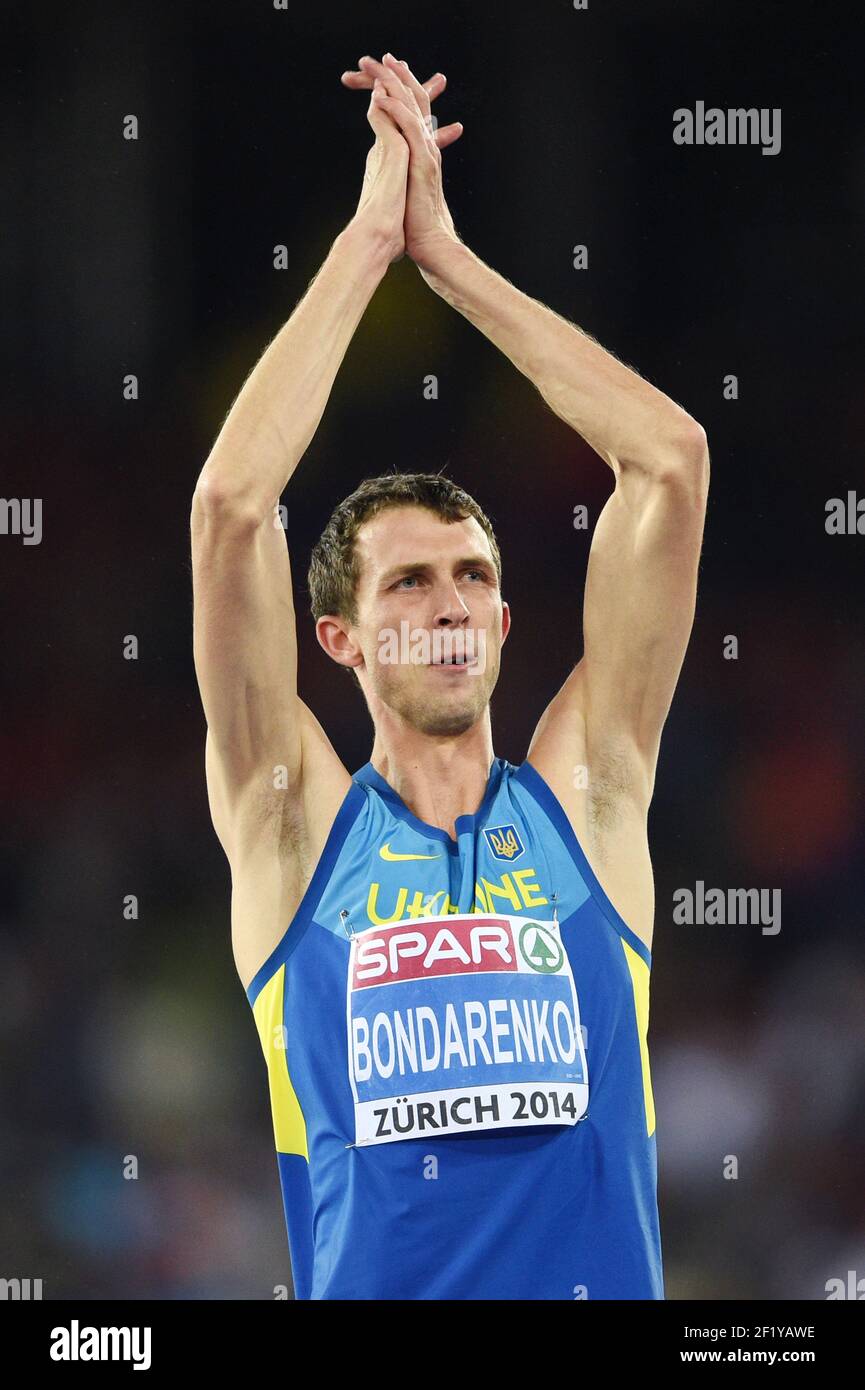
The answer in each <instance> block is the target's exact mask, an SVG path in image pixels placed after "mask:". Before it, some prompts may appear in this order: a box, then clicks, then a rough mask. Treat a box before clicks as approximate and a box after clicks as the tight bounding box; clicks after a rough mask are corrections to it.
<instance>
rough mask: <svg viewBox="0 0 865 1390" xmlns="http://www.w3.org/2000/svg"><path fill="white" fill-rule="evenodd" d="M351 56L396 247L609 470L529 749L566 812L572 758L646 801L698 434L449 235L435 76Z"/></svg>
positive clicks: (696, 475)
mask: <svg viewBox="0 0 865 1390" xmlns="http://www.w3.org/2000/svg"><path fill="white" fill-rule="evenodd" d="M361 68H362V73H361V74H357V75H356V78H355V81H354V85H361V84H362V80H363V78H364V77H365V78H366V79H367V80H371V79H373V78H374V77H377V76H378V77H380V78H381V79H382V80H383V81H384V82H385V85H386V87H387V91H388V98H387V100H386V102H385V103H384V106H385V109H386V110H387V112H388V114H389V115H390V117H391V118H392V120H393V121H394V123H395V124H396V125H397V126H398V127H399V129H400V130H401V131H402V132H403V134H404V136H405V138H406V140H407V142H408V145H409V150H410V163H409V180H408V196H407V202H406V250H407V253H408V255H409V256H411V257H412V259H413V260H415V261H416V263H417V265H418V268H419V269H420V271H421V273H422V275H423V277H424V279H425V280H426V281H427V283H428V284H429V285H430V286H431V287H432V288H433V289H434V290H435V291H436V292H437V293H438V294H439V295H441V296H442V297H443V298H444V299H445V300H446V301H447V302H448V303H449V304H451V305H452V306H453V307H454V308H455V309H457V310H458V311H459V312H460V313H461V314H462V315H463V316H464V317H465V318H467V319H468V320H469V321H470V322H471V323H473V324H474V325H475V327H477V328H479V329H480V331H481V332H482V333H484V334H485V335H486V336H487V337H488V338H489V339H490V341H491V342H493V343H495V344H496V346H497V347H498V348H500V349H501V351H502V352H503V353H504V354H505V355H506V356H507V357H508V358H509V359H510V360H511V362H513V364H514V366H515V367H517V368H518V370H519V371H521V372H522V373H523V374H524V376H526V377H528V379H529V380H530V381H531V382H533V383H534V385H535V386H536V387H537V389H538V391H539V392H540V394H541V395H542V396H543V398H544V400H545V401H546V402H547V403H548V404H549V405H550V406H551V408H552V409H553V410H554V411H555V412H556V414H557V415H558V416H560V418H561V419H562V420H564V421H565V422H566V424H568V425H570V426H571V427H572V428H573V429H574V430H576V431H577V432H578V433H579V434H580V435H581V436H582V437H583V439H585V440H586V441H587V442H588V443H589V444H590V445H591V446H592V447H593V448H594V449H595V450H596V452H597V453H598V454H599V455H600V456H601V458H603V459H604V460H605V461H606V462H607V464H608V465H609V466H610V468H611V469H612V471H613V473H614V475H615V480H616V481H615V488H614V491H613V494H612V496H611V497H610V498H609V500H608V502H607V504H606V506H605V507H604V509H603V511H602V513H601V516H600V517H599V519H598V522H597V525H596V527H595V532H594V536H593V539H592V547H591V554H590V558H589V567H588V574H587V578H586V590H585V600H584V614H583V638H584V654H583V659H582V660H581V661H580V663H579V664H578V665H577V666H576V667H575V669H574V670H573V671H572V673H571V675H570V676H569V677H568V679H567V680H566V681H565V684H564V686H563V688H562V689H561V690H560V691H559V693H558V695H557V696H556V697H555V699H554V700H553V702H552V704H551V705H550V707H549V708H548V710H547V711H546V713H545V715H544V716H543V718H542V720H541V722H540V724H539V726H538V729H537V731H536V734H535V737H534V739H533V741H532V744H531V747H530V750H529V760H530V761H531V762H532V763H533V764H534V765H535V766H536V767H537V769H538V771H539V772H541V774H542V775H543V776H544V777H545V778H546V780H547V781H548V782H549V783H550V784H551V785H552V787H553V789H554V790H555V791H556V792H557V794H558V795H559V796H560V799H561V800H562V801H563V802H564V803H565V804H566V805H567V806H568V807H569V808H570V809H573V810H574V811H575V813H577V812H578V811H579V812H580V813H581V811H580V806H579V803H580V801H581V799H582V791H581V790H580V791H578V792H577V793H576V794H575V782H576V781H578V778H577V777H575V765H578V764H584V765H585V766H586V767H587V770H588V786H589V791H590V793H593V796H590V800H592V801H593V805H594V808H595V812H596V813H597V814H598V815H603V809H604V806H605V805H606V806H609V803H610V802H611V800H612V799H613V798H614V796H617V795H620V794H625V795H626V796H630V798H631V799H632V801H633V803H634V805H635V807H636V808H637V809H638V810H639V811H640V812H641V813H642V812H645V810H646V809H647V807H648V803H649V800H650V799H651V793H652V788H653V785H654V776H655V766H656V760H657V755H658V747H659V743H660V737H661V730H662V727H663V724H664V721H665V719H666V716H667V713H668V711H669V707H670V702H671V700H672V697H673V692H674V689H675V685H676V681H677V679H678V675H679V671H680V669H681V665H682V661H683V659H684V654H685V649H686V647H687V643H688V639H689V636H690V632H691V627H692V623H693V616H694V605H695V594H696V582H697V568H698V562H699V556H700V548H701V543H702V535H703V522H704V516H705V506H706V494H707V489H708V481H709V455H708V449H707V445H706V436H705V433H704V431H703V429H702V427H701V426H700V425H698V424H697V423H696V421H695V420H693V419H692V418H691V417H690V416H689V415H688V414H687V413H686V412H685V411H684V410H682V409H681V407H680V406H678V405H676V404H675V402H673V401H672V400H670V399H669V398H668V397H667V396H665V395H664V394H663V393H662V392H660V391H658V390H656V389H655V387H654V386H651V385H650V384H649V383H648V382H647V381H644V380H643V379H642V378H641V377H640V376H639V375H638V374H637V373H636V372H634V371H632V370H631V369H630V368H629V367H626V366H625V365H624V364H623V363H621V362H620V361H618V360H617V359H616V358H615V357H614V356H613V355H612V354H611V353H609V352H606V351H605V350H604V349H603V348H602V347H601V346H600V345H599V344H598V343H597V342H595V340H594V339H593V338H591V337H590V336H589V335H588V334H586V333H584V332H582V331H581V330H580V329H579V328H577V327H575V326H574V325H573V324H570V323H568V322H567V321H566V320H565V319H563V318H562V317H561V316H560V315H559V314H557V313H555V312H554V311H553V310H551V309H549V308H547V307H546V306H545V305H543V304H540V303H538V302H537V301H536V300H533V299H531V298H529V296H528V295H525V294H523V293H522V292H521V291H520V290H518V289H516V288H515V287H514V286H513V285H512V284H510V283H509V282H508V281H507V280H505V279H504V278H503V277H502V276H501V275H498V274H496V272H495V271H494V270H491V269H490V267H489V266H487V265H485V264H484V263H483V261H481V260H480V259H479V257H477V256H476V255H475V254H474V253H473V252H472V251H471V250H469V248H468V247H467V246H465V245H464V244H463V243H462V241H461V240H460V239H459V237H458V235H457V233H456V232H455V230H454V225H453V221H452V219H451V216H450V213H449V212H448V210H447V205H446V202H445V199H444V194H443V191H442V181H441V155H440V153H439V148H438V146H439V145H440V144H441V143H442V142H441V141H437V140H436V138H435V133H434V132H433V130H432V127H431V122H430V97H431V95H436V94H437V91H438V90H439V88H440V85H441V79H440V75H437V77H436V78H434V79H431V80H430V82H427V83H425V84H421V83H419V82H418V81H417V80H416V79H415V78H414V76H413V74H412V73H411V71H410V70H409V69H408V68H407V66H406V65H405V64H402V63H399V62H397V61H396V60H395V59H393V58H391V56H390V55H385V59H384V61H383V62H382V63H377V62H375V61H374V60H372V59H363V60H362V63H361ZM345 80H346V79H345V78H343V81H345ZM448 129H450V130H453V129H454V127H449V128H448ZM460 133H461V128H460ZM575 626H576V624H575Z"/></svg>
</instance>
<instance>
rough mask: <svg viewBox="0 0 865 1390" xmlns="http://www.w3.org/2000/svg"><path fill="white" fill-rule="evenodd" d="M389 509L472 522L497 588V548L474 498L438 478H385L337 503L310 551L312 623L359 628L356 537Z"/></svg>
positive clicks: (413, 475) (499, 566) (401, 475)
mask: <svg viewBox="0 0 865 1390" xmlns="http://www.w3.org/2000/svg"><path fill="white" fill-rule="evenodd" d="M388 507H426V508H427V510H428V511H431V512H434V513H435V515H436V516H439V517H441V519H442V520H443V521H448V522H450V521H467V520H468V518H469V517H474V519H475V521H476V522H477V523H478V525H479V526H481V527H482V529H483V531H484V532H485V534H486V537H487V540H488V541H489V543H490V550H491V551H492V553H493V560H494V562H495V567H496V573H497V575H498V579H499V585H500V586H501V582H502V559H501V555H500V553H499V547H498V542H497V541H496V537H495V533H494V531H493V528H492V525H491V524H490V520H489V518H488V517H487V516H486V514H485V513H484V512H483V511H482V510H481V508H480V507H479V506H478V504H477V502H476V501H475V500H474V498H473V497H470V496H469V494H468V493H467V492H464V491H463V489H462V488H461V487H457V485H456V483H452V482H451V480H450V478H444V477H442V475H441V474H440V473H386V474H384V475H383V476H382V477H380V478H366V479H365V480H364V481H363V482H362V483H361V485H360V487H358V488H355V490H354V492H353V493H352V494H351V496H350V497H346V498H345V500H344V501H342V502H340V504H339V506H338V507H337V508H336V509H335V510H334V512H333V515H332V516H331V518H330V521H329V522H328V523H327V525H326V526H325V528H324V530H323V532H322V533H321V536H320V537H319V539H318V540H317V541H316V543H315V546H314V547H313V551H312V558H311V560H310V564H309V574H308V576H307V584H308V587H309V597H310V607H311V609H312V616H313V617H314V618H316V619H318V618H321V617H322V616H323V615H324V614H325V613H332V614H333V615H334V616H336V617H339V618H344V619H345V620H346V622H349V623H355V622H357V581H358V579H359V577H360V575H359V569H358V563H357V555H356V553H355V546H354V542H355V537H356V536H357V533H358V531H359V529H360V527H361V526H362V525H363V523H364V522H365V521H369V519H370V518H371V517H373V516H377V515H378V513H379V512H383V511H385V510H386V509H387V508H388Z"/></svg>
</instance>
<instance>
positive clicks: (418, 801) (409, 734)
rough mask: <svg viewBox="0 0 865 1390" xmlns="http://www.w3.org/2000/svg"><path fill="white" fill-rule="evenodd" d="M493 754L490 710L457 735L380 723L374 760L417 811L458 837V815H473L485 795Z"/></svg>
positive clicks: (414, 811) (421, 815) (377, 728)
mask: <svg viewBox="0 0 865 1390" xmlns="http://www.w3.org/2000/svg"><path fill="white" fill-rule="evenodd" d="M493 757H494V754H493V737H492V729H491V726H490V715H489V709H487V710H485V711H484V714H483V716H482V718H480V719H479V720H478V721H477V723H476V724H473V725H472V727H471V728H470V729H466V731H465V733H462V734H457V735H455V736H453V737H444V736H443V737H436V736H433V735H430V734H420V733H418V732H417V730H416V729H411V728H409V727H408V726H407V725H405V724H403V723H400V724H399V726H395V725H394V724H393V723H390V722H388V726H387V727H382V726H381V725H379V726H377V727H376V732H375V742H374V743H373V749H372V754H371V755H370V762H371V763H372V765H373V767H374V768H375V770H376V772H377V773H379V775H380V776H381V777H383V778H384V779H385V781H386V782H388V783H389V784H390V786H391V787H393V789H394V791H395V792H396V793H397V795H398V796H399V797H400V798H401V799H402V801H403V802H405V805H406V806H407V807H408V809H409V810H410V811H411V812H412V814H413V815H415V816H417V817H418V819H419V820H422V821H425V822H426V824H427V825H436V826H438V827H439V828H440V829H442V830H445V831H447V833H448V834H449V835H450V836H451V837H452V838H453V839H456V830H455V821H456V818H457V816H466V815H474V813H475V812H476V811H477V810H478V807H479V806H480V804H481V802H482V801H483V799H484V793H485V792H486V789H487V783H488V781H489V775H490V766H491V764H492V761H493Z"/></svg>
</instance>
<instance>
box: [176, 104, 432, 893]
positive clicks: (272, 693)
mask: <svg viewBox="0 0 865 1390" xmlns="http://www.w3.org/2000/svg"><path fill="white" fill-rule="evenodd" d="M368 119H369V122H370V125H371V126H372V128H373V131H374V132H375V136H376V139H375V143H374V145H373V146H372V147H371V149H370V153H369V156H368V159H367V167H366V174H365V178H364V184H363V188H362V191H361V196H360V201H359V204H358V209H357V212H356V214H355V216H354V217H353V218H352V220H351V222H350V223H349V224H348V226H347V227H346V228H345V230H344V231H343V232H342V233H341V234H340V235H339V236H338V237H337V238H336V241H335V242H334V244H333V246H332V247H331V250H330V252H329V254H328V256H327V258H326V260H325V261H324V264H323V265H322V267H321V269H320V270H319V272H318V274H317V275H316V276H315V278H314V280H313V281H312V283H311V285H310V286H309V288H308V290H307V292H306V294H305V295H304V297H303V299H302V300H301V301H300V303H299V304H298V306H297V307H296V309H295V310H294V313H293V314H292V315H291V318H290V319H289V320H288V322H287V323H286V324H285V326H284V327H283V328H282V329H281V330H280V332H279V333H278V334H277V336H276V337H275V338H274V340H273V342H272V343H271V344H270V346H269V347H268V348H267V350H266V352H265V353H264V355H263V356H262V358H261V359H260V361H259V362H258V364H257V365H256V367H255V369H254V370H253V372H252V373H251V375H250V376H249V378H248V380H247V381H246V383H245V385H244V386H243V389H242V390H241V392H240V394H239V396H238V397H237V400H236V401H235V403H234V405H233V406H232V408H231V410H230V412H229V414H228V417H227V419H226V421H225V423H224V425H223V427H222V430H221V431H220V434H219V437H218V438H217V440H216V443H215V444H214V446H213V449H212V451H211V453H210V456H209V457H208V459H207V462H206V463H205V465H204V468H203V469H202V471H201V475H200V477H199V479H198V483H197V486H196V489H195V494H194V497H193V502H192V517H191V533H192V570H193V597H194V622H193V629H194V630H193V647H194V657H195V668H196V673H197V676H198V682H199V688H200V691H201V698H202V703H203V705H204V712H205V716H206V719H207V725H208V733H207V749H206V766H207V781H208V792H209V797H210V804H211V813H212V816H213V821H214V826H215V829H216V832H217V834H218V836H219V838H220V841H221V843H222V845H223V848H224V849H225V851H226V853H227V855H228V857H229V860H231V862H232V868H235V867H236V859H237V857H238V856H239V855H240V854H241V853H242V852H243V849H244V847H243V846H242V845H241V843H240V841H241V839H242V838H244V837H245V836H244V832H245V829H246V827H247V826H248V827H250V828H251V830H252V831H253V833H254V830H255V826H256V824H257V823H259V822H260V814H259V813H260V812H261V811H263V810H264V807H265V803H266V801H267V799H268V797H269V796H270V797H271V799H272V798H273V794H274V792H273V789H274V787H275V786H278V787H279V791H280V795H281V798H282V803H283V809H284V812H285V816H286V817H287V819H288V822H289V823H288V825H287V829H288V831H289V839H291V837H292V833H293V832H294V831H295V830H296V829H297V827H296V826H294V825H292V824H291V822H292V820H293V819H294V818H296V819H297V820H298V821H299V820H301V819H302V818H303V814H304V804H305V801H306V802H308V801H309V798H310V794H311V793H310V789H309V787H307V786H306V783H307V782H308V781H309V780H310V777H312V779H313V780H315V779H316V778H317V779H318V780H319V781H323V780H324V781H327V783H328V788H329V789H332V796H331V798H330V799H331V801H333V799H334V798H339V796H341V794H342V793H343V792H344V790H345V789H346V788H347V786H348V784H349V781H350V779H349V777H348V774H347V772H346V771H345V769H344V768H343V767H342V765H341V764H340V763H339V762H338V760H337V759H336V755H335V754H334V752H333V750H332V749H331V747H330V744H329V742H328V741H327V739H326V738H325V735H324V733H323V731H322V730H321V728H320V726H319V725H318V723H317V721H316V720H315V719H314V717H313V716H312V714H311V713H310V711H309V710H308V709H307V708H306V706H305V705H304V704H303V703H302V702H301V701H300V700H299V698H298V694H297V641H296V634H295V615H294V604H293V599H292V587H291V573H290V567H289V557H288V550H287V546H286V537H285V533H284V531H283V528H282V526H281V525H280V523H279V519H278V515H277V506H278V503H279V499H280V495H281V493H282V491H283V489H284V488H285V486H286V484H287V482H288V480H289V479H290V478H291V476H292V474H293V473H294V471H295V469H296V467H297V465H298V463H299V462H300V459H301V458H302V456H303V454H304V452H305V450H306V449H307V447H308V445H309V443H310V440H311V439H312V437H313V434H314V433H315V430H316V428H317V427H318V424H319V421H320V419H321V417H322V413H323V411H324V408H325V405H326V403H327V400H328V397H329V395H330V391H331V387H332V386H333V382H334V379H335V377H336V373H337V371H338V369H339V365H340V363H341V361H342V359H343V356H344V354H345V351H346V349H347V347H348V344H349V342H350V341H351V338H352V335H353V334H354V331H355V329H356V328H357V325H358V323H359V322H360V319H361V317H362V315H363V312H364V310H365V308H366V306H367V304H368V302H369V300H370V298H371V297H372V295H373V293H374V291H375V288H376V286H377V285H378V283H379V281H380V280H381V279H382V277H383V276H384V274H385V273H386V271H387V267H388V265H389V263H390V262H391V261H392V260H395V259H397V258H398V257H399V256H401V255H402V254H403V251H404V233H403V218H404V207H405V183H406V169H407V163H408V150H407V147H406V144H405V141H404V139H403V137H402V136H401V135H400V134H399V132H398V131H396V130H395V129H394V128H393V126H392V124H391V122H390V121H389V120H388V119H387V118H386V117H385V116H384V115H383V114H382V113H381V112H380V111H379V110H378V107H377V103H376V101H375V100H373V101H371V102H370V110H369V114H368ZM277 768H279V769H284V772H281V773H280V774H277V773H276V769H277ZM280 779H281V780H280ZM340 788H341V789H342V790H340ZM312 791H313V792H318V793H319V795H318V801H317V803H316V804H318V805H319V806H320V804H321V801H322V797H321V795H320V791H321V788H320V787H314V788H313V789H312ZM326 799H327V798H325V800H326ZM246 810H249V811H250V812H251V814H250V815H248V816H247V815H246V814H245V811H246Z"/></svg>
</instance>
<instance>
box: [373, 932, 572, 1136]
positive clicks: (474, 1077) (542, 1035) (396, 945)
mask: <svg viewBox="0 0 865 1390" xmlns="http://www.w3.org/2000/svg"><path fill="white" fill-rule="evenodd" d="M347 1018H348V1056H349V1080H350V1083H351V1089H352V1094H353V1096H354V1113H355V1143H356V1144H391V1143H393V1142H394V1141H396V1140H399V1139H418V1138H421V1137H429V1136H438V1135H447V1134H471V1133H472V1132H474V1131H477V1130H482V1129H483V1130H489V1129H514V1128H521V1127H525V1126H527V1125H575V1124H576V1123H577V1121H578V1120H579V1119H580V1118H581V1116H582V1115H583V1114H584V1112H585V1109H586V1106H587V1104H588V1098H589V1085H588V1081H589V1078H588V1070H587V1067H586V1055H585V1048H584V1046H583V1037H582V1032H581V1030H580V1011H579V1003H578V1001H577V991H576V988H575V986H574V977H573V973H572V971H571V963H570V961H569V959H568V953H567V951H566V950H565V948H564V945H563V943H562V939H561V933H560V931H559V927H558V925H557V923H555V922H539V921H536V920H535V919H534V918H527V917H514V916H487V915H481V914H478V913H473V914H470V915H461V916H447V917H442V918H414V919H409V920H405V921H402V922H395V923H393V924H392V925H388V926H386V927H378V926H377V927H369V928H367V930H366V931H362V932H358V933H356V934H355V935H354V936H353V937H352V942H351V955H350V960H349V970H348V998H347Z"/></svg>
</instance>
